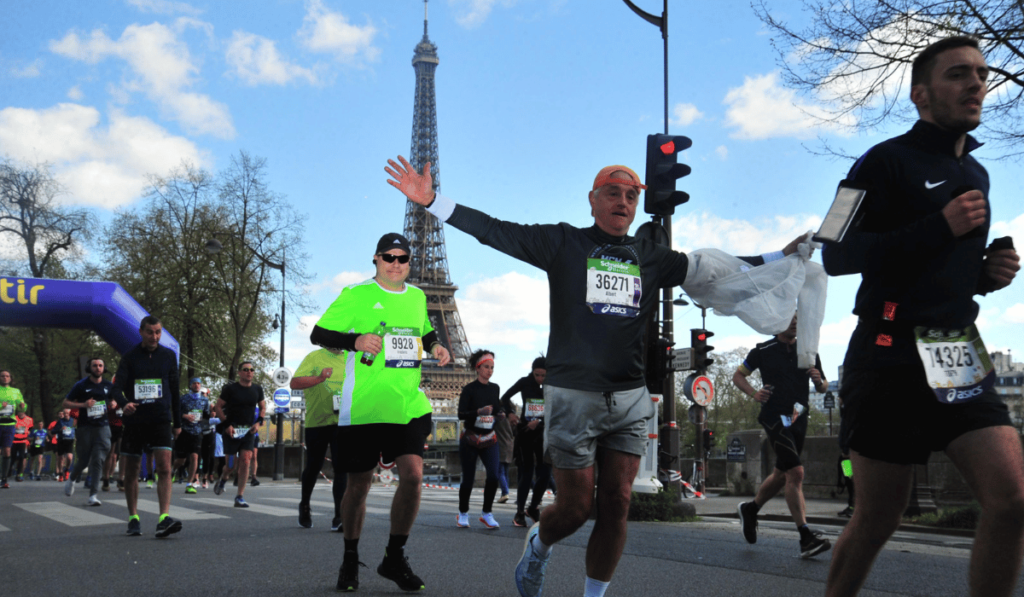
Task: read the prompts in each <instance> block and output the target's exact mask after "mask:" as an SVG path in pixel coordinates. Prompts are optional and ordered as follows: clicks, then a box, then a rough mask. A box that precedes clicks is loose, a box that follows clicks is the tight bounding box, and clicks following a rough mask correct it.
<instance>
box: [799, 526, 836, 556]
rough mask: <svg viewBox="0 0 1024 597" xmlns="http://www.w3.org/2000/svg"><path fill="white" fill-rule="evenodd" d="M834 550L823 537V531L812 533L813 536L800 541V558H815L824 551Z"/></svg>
mask: <svg viewBox="0 0 1024 597" xmlns="http://www.w3.org/2000/svg"><path fill="white" fill-rule="evenodd" d="M831 548H832V544H831V543H830V542H829V540H828V539H825V538H824V537H822V536H821V531H812V535H811V536H810V537H808V538H806V539H801V540H800V557H801V558H803V559H805V560H806V559H807V558H813V557H814V556H816V555H818V554H819V553H821V552H823V551H828V550H829V549H831Z"/></svg>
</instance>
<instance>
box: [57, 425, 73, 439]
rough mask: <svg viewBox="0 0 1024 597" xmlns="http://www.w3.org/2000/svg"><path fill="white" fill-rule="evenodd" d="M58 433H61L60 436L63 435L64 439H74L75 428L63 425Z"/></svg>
mask: <svg viewBox="0 0 1024 597" xmlns="http://www.w3.org/2000/svg"><path fill="white" fill-rule="evenodd" d="M60 433H61V435H62V436H64V439H74V437H75V428H74V427H63V428H62V429H61V430H60Z"/></svg>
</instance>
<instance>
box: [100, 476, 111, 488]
mask: <svg viewBox="0 0 1024 597" xmlns="http://www.w3.org/2000/svg"><path fill="white" fill-rule="evenodd" d="M101 487H102V488H103V491H110V480H109V479H104V480H103V485H102V486H101Z"/></svg>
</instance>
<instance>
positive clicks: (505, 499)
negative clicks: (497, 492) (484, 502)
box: [494, 493, 508, 504]
mask: <svg viewBox="0 0 1024 597" xmlns="http://www.w3.org/2000/svg"><path fill="white" fill-rule="evenodd" d="M494 501H496V502H498V503H499V504H504V503H505V502H507V501H508V494H507V493H506V494H503V495H502V496H501V497H500V498H498V499H496V500H494Z"/></svg>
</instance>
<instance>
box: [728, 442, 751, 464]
mask: <svg viewBox="0 0 1024 597" xmlns="http://www.w3.org/2000/svg"><path fill="white" fill-rule="evenodd" d="M725 459H726V462H746V461H747V447H746V446H744V445H743V442H741V441H740V438H738V437H734V438H732V441H731V442H729V447H728V448H726V451H725Z"/></svg>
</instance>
